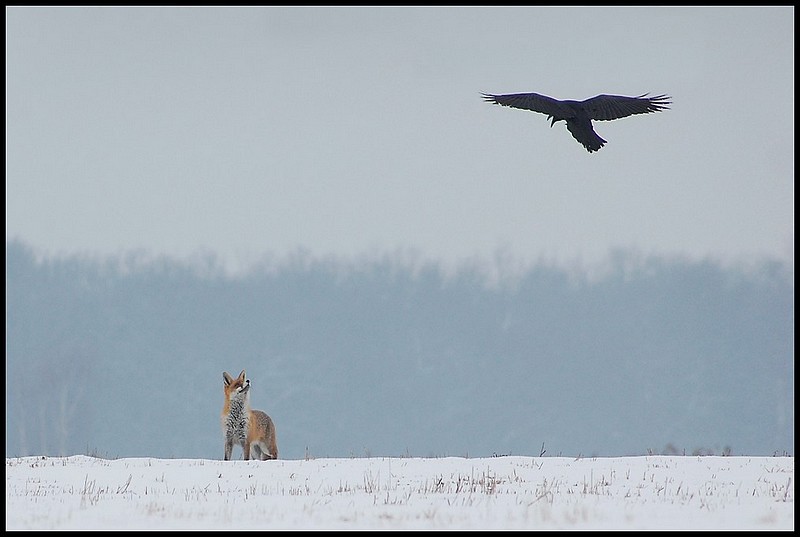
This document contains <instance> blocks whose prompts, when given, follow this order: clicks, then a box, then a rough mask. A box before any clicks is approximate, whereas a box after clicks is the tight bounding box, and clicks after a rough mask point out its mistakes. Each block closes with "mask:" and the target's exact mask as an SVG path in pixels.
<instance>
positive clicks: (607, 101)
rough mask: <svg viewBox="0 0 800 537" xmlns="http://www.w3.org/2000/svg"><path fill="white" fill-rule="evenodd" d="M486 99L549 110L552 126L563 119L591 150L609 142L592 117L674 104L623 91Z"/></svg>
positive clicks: (641, 111)
mask: <svg viewBox="0 0 800 537" xmlns="http://www.w3.org/2000/svg"><path fill="white" fill-rule="evenodd" d="M482 95H483V98H484V100H485V101H486V102H490V103H494V104H500V105H503V106H510V107H511V108H520V109H522V110H531V111H533V112H539V113H541V114H547V119H549V120H550V126H551V127H552V126H553V125H555V123H556V122H557V121H564V122H566V124H567V130H568V131H569V132H570V134H572V136H573V138H575V139H576V140H578V141H579V142H580V143H581V144H583V146H584V147H585V148H586V150H587V151H589V153H591V152H593V151H597V150H598V149H600V148H601V147H603V145H604V144H605V143H606V141H605V140H603V139H602V138H600V136H598V135H597V133H596V132H594V128H593V127H592V120H596V121H610V120H612V119H620V118H623V117H628V116H632V115H635V114H649V113H651V112H660V111H661V110H666V109H668V108H669V105H670V104H672V103H671V101H670V97H668V96H667V95H657V96H655V97H648V96H647V95H646V94H645V95H639V96H638V97H625V96H623V95H597V96H596V97H592V98H591V99H586V100H585V101H572V100H566V101H559V100H558V99H553V98H552V97H548V96H546V95H540V94H538V93H509V94H505V95H494V94H490V93H483V94H482Z"/></svg>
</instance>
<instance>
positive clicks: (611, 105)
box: [581, 93, 672, 121]
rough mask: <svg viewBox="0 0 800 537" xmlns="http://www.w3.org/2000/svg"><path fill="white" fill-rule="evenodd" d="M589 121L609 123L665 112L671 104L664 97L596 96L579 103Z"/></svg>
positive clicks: (645, 95)
mask: <svg viewBox="0 0 800 537" xmlns="http://www.w3.org/2000/svg"><path fill="white" fill-rule="evenodd" d="M581 104H582V105H583V108H584V110H586V112H587V113H588V114H589V118H590V119H596V120H598V121H610V120H612V119H619V118H622V117H628V116H632V115H635V114H649V113H651V112H659V111H661V110H666V109H668V108H669V105H670V104H672V102H671V101H670V98H669V97H668V96H666V95H656V96H655V97H648V96H647V94H646V93H645V94H644V95H639V96H638V97H625V96H624V95H598V96H596V97H592V98H591V99H586V100H585V101H583V102H582V103H581Z"/></svg>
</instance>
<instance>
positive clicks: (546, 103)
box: [481, 93, 575, 118]
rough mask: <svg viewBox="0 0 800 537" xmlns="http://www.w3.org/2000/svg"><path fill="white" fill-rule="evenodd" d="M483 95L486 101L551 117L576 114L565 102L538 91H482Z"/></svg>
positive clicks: (565, 116) (564, 116)
mask: <svg viewBox="0 0 800 537" xmlns="http://www.w3.org/2000/svg"><path fill="white" fill-rule="evenodd" d="M481 95H482V96H483V100H484V101H486V102H490V103H494V104H502V105H503V106H510V107H511V108H520V109H522V110H532V111H534V112H539V113H541V114H547V115H548V116H551V117H557V118H567V117H572V116H573V115H574V114H575V112H574V111H573V110H572V109H571V108H570V107H569V106H567V105H566V104H565V103H564V102H562V101H559V100H558V99H553V98H552V97H548V96H547V95H539V94H538V93H509V94H506V95H494V94H491V93H481Z"/></svg>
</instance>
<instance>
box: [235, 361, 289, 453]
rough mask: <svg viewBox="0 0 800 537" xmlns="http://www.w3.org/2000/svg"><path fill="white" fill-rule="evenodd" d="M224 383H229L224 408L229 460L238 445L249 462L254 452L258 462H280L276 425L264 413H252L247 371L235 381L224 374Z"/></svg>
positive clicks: (253, 411) (257, 411)
mask: <svg viewBox="0 0 800 537" xmlns="http://www.w3.org/2000/svg"><path fill="white" fill-rule="evenodd" d="M222 379H223V380H224V381H225V385H224V386H223V389H224V390H225V404H224V405H223V406H222V435H223V436H224V438H225V460H226V461H229V460H231V453H232V452H233V445H234V444H239V445H240V446H242V450H243V451H244V460H246V461H247V460H250V450H251V449H252V450H253V455H255V456H254V457H253V458H254V459H259V460H262V461H265V460H268V459H277V458H278V443H277V440H276V439H275V424H273V423H272V418H270V417H269V416H267V415H266V414H265V413H264V412H261V411H260V410H251V409H250V379H248V378H246V376H245V372H244V369H243V370H242V372H241V373H239V376H238V377H236V378H235V379H234V378H233V377H231V376H230V375H229V374H228V372H227V371H223V372H222Z"/></svg>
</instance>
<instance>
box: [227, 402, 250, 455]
mask: <svg viewBox="0 0 800 537" xmlns="http://www.w3.org/2000/svg"><path fill="white" fill-rule="evenodd" d="M247 395H249V394H247V393H245V394H236V395H234V396H233V397H231V399H230V406H229V410H228V413H227V415H225V416H223V417H222V428H223V430H224V431H225V437H226V438H227V439H229V440H233V441H234V443H237V444H244V441H245V439H246V438H247V432H248V431H247V429H248V426H249V423H250V408H249V405H248V404H247V403H248V401H247Z"/></svg>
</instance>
